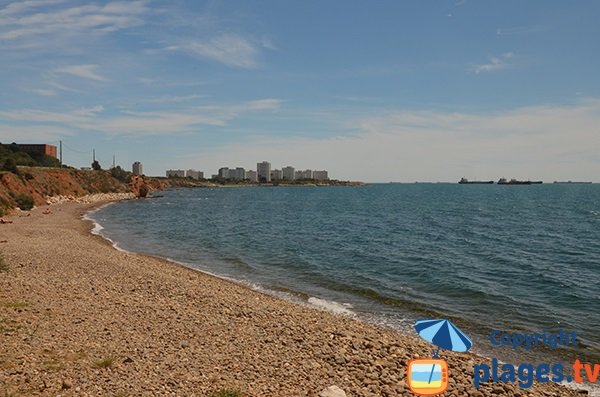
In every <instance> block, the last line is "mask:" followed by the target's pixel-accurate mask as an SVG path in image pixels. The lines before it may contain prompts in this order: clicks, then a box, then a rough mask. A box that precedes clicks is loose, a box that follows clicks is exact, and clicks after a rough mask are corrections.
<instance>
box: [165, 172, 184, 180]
mask: <svg viewBox="0 0 600 397" xmlns="http://www.w3.org/2000/svg"><path fill="white" fill-rule="evenodd" d="M167 178H185V170H167Z"/></svg>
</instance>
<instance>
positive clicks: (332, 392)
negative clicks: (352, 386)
mask: <svg viewBox="0 0 600 397" xmlns="http://www.w3.org/2000/svg"><path fill="white" fill-rule="evenodd" d="M319 397H346V392H345V391H343V390H342V389H340V388H339V387H337V386H335V385H333V386H329V387H326V388H325V389H323V390H321V393H319Z"/></svg>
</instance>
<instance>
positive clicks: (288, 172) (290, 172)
mask: <svg viewBox="0 0 600 397" xmlns="http://www.w3.org/2000/svg"><path fill="white" fill-rule="evenodd" d="M281 172H282V174H283V177H282V178H281V179H285V180H286V181H293V180H294V179H296V175H295V173H294V172H295V169H294V167H291V166H289V165H288V166H287V167H283V168H282V169H281Z"/></svg>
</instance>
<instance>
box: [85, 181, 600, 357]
mask: <svg viewBox="0 0 600 397" xmlns="http://www.w3.org/2000/svg"><path fill="white" fill-rule="evenodd" d="M160 194H161V195H162V197H158V198H153V199H148V200H138V201H129V202H122V203H118V204H114V205H110V206H107V207H105V208H103V209H101V210H99V211H97V212H96V213H94V214H92V217H93V218H94V219H95V220H96V221H97V222H98V223H99V224H101V225H102V226H103V228H104V229H103V230H102V232H101V233H102V234H103V235H105V236H106V237H108V238H110V239H111V240H113V241H114V242H116V244H117V245H118V246H119V247H120V248H123V249H126V250H131V251H137V252H144V253H150V254H155V255H160V256H163V257H167V258H170V259H172V260H176V261H179V262H182V263H185V264H188V265H189V266H192V267H194V268H197V269H201V270H204V271H208V272H211V273H214V274H217V275H221V276H226V277H231V278H234V279H236V280H238V281H241V282H244V283H248V284H250V285H252V286H254V287H256V288H259V289H263V290H265V291H269V292H271V293H274V294H276V295H280V296H283V297H286V298H289V299H294V300H300V301H305V302H308V303H309V304H313V305H317V306H322V307H325V308H328V309H330V310H335V311H341V312H347V313H353V314H355V315H357V316H359V317H361V318H364V319H366V320H369V321H374V322H378V323H382V324H386V325H389V326H392V327H396V328H399V329H406V330H409V329H410V326H411V325H412V323H413V321H414V319H416V318H424V317H448V318H451V319H453V320H454V321H455V322H456V323H457V324H458V325H459V326H460V327H461V328H464V329H465V331H466V332H468V333H470V334H471V335H472V336H474V339H475V340H476V341H478V342H480V343H476V346H477V345H479V346H481V347H483V346H485V344H486V339H485V336H486V335H487V333H489V331H490V330H491V329H492V328H498V329H502V330H507V331H527V332H541V331H543V330H558V329H561V328H562V329H565V330H569V331H576V332H577V334H578V339H579V342H580V344H581V345H580V348H581V349H583V350H585V351H586V352H587V353H590V354H592V355H593V356H596V357H597V354H598V351H600V339H599V338H598V337H597V332H598V330H600V185H531V186H497V185H458V184H381V185H369V186H363V187H322V188H315V187H285V188H284V187H243V188H204V189H201V188H198V189H180V190H170V191H166V192H161V193H160ZM488 345H489V343H488ZM480 351H485V348H482V349H480ZM580 353H581V351H580Z"/></svg>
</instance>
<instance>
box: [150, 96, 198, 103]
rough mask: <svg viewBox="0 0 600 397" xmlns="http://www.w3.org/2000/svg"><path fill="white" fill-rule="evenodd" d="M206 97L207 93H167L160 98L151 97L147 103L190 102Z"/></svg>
mask: <svg viewBox="0 0 600 397" xmlns="http://www.w3.org/2000/svg"><path fill="white" fill-rule="evenodd" d="M202 98H206V95H197V94H194V95H165V96H161V97H159V98H150V99H147V100H145V101H144V102H146V103H157V104H158V103H181V102H189V101H193V100H196V99H202Z"/></svg>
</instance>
